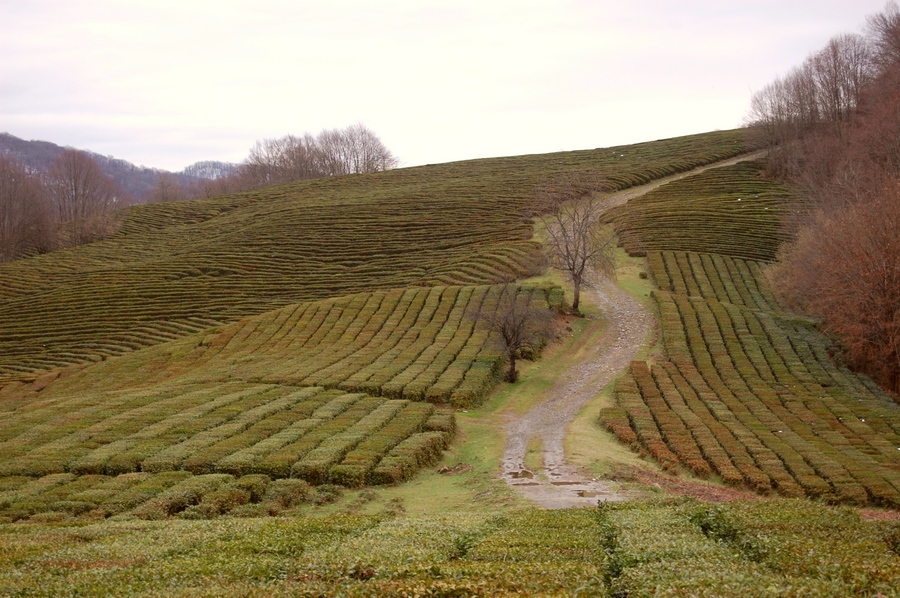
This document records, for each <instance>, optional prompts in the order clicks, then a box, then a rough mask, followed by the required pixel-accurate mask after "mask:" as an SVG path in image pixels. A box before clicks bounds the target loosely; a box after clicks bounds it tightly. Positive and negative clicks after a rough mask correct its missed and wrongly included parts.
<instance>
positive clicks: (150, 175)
mask: <svg viewBox="0 0 900 598" xmlns="http://www.w3.org/2000/svg"><path fill="white" fill-rule="evenodd" d="M67 149H78V148H70V147H62V146H59V145H56V144H55V143H51V142H49V141H26V140H24V139H20V138H18V137H16V136H14V135H10V134H9V133H0V154H6V155H9V156H13V157H14V158H16V159H17V160H19V161H20V162H22V163H23V164H25V165H26V166H28V167H29V168H31V169H33V170H36V171H39V172H40V171H44V170H46V169H47V167H48V166H49V165H50V163H51V162H53V160H55V159H56V158H57V157H58V156H59V155H60V154H61V153H62V152H64V151H65V150H67ZM81 151H84V152H86V153H88V154H90V156H91V157H92V158H94V159H95V160H96V161H97V163H98V164H99V165H100V169H101V170H102V171H103V173H104V174H105V175H106V176H108V177H109V178H111V179H112V180H114V181H115V182H116V183H118V185H119V186H120V187H121V188H122V190H123V191H125V193H126V194H127V195H128V196H129V197H131V198H133V199H135V200H137V201H142V200H144V199H146V198H147V197H149V195H150V193H151V191H152V190H153V187H154V186H156V184H157V182H158V181H159V177H160V175H163V174H168V175H172V176H174V177H176V178H177V179H178V182H179V183H181V184H190V183H192V182H194V181H196V180H198V179H216V178H219V177H221V176H224V175H226V174H228V173H230V172H231V171H232V170H234V168H236V167H237V165H236V164H231V163H229V162H214V161H203V162H197V163H196V164H192V165H190V166H188V167H187V168H185V169H184V170H182V171H181V172H170V171H167V170H162V169H159V168H147V167H146V166H136V165H135V164H132V163H131V162H128V161H126V160H120V159H118V158H113V157H112V156H103V155H100V154H98V153H95V152H92V151H89V150H81Z"/></svg>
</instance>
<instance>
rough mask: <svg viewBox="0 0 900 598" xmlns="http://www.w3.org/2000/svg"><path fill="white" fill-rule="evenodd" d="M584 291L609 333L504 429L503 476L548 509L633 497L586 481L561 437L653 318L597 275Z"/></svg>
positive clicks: (624, 196)
mask: <svg viewBox="0 0 900 598" xmlns="http://www.w3.org/2000/svg"><path fill="white" fill-rule="evenodd" d="M761 155H762V154H761V153H759V152H757V153H754V154H750V155H744V156H740V157H738V158H733V159H730V160H726V161H723V162H717V163H715V164H711V165H708V166H704V167H701V168H697V169H695V170H692V171H690V172H686V173H682V174H678V175H674V176H671V177H666V178H663V179H660V180H658V181H654V182H652V183H649V184H647V185H643V186H641V187H634V188H631V189H626V190H625V191H622V192H620V193H617V194H615V195H614V196H612V197H611V198H610V201H611V203H612V204H613V205H619V204H622V203H625V202H627V201H628V200H630V199H633V198H635V197H639V196H641V195H643V194H645V193H648V192H649V191H652V190H653V189H656V188H657V187H660V186H662V185H665V184H667V183H670V182H672V181H675V180H678V179H681V178H684V177H686V176H690V175H692V174H696V173H698V172H702V171H704V170H708V169H710V168H718V167H722V166H728V165H731V164H735V163H737V162H741V161H744V160H752V159H755V158H758V157H760V156H761ZM582 292H583V293H584V294H586V295H587V298H588V299H589V301H590V302H591V303H593V304H594V305H596V306H597V307H598V308H599V309H600V310H601V312H602V313H603V315H604V317H605V318H606V319H607V320H608V322H609V327H608V329H607V331H606V333H605V334H604V335H603V337H602V338H601V339H600V340H599V341H598V342H597V344H596V345H595V346H594V347H593V348H592V350H590V351H588V352H586V355H587V356H586V357H585V358H584V359H583V360H582V361H581V362H580V363H578V364H577V365H575V366H574V367H573V368H572V369H570V370H568V371H566V372H563V373H562V374H561V375H560V376H559V378H557V380H556V383H555V384H554V385H553V386H552V387H551V388H550V389H549V390H548V391H547V396H546V398H545V399H544V400H543V401H542V402H541V403H539V404H538V405H536V406H535V407H533V408H532V409H531V410H530V411H528V413H526V414H525V415H523V416H522V417H520V418H519V419H516V420H515V421H512V422H510V423H509V424H508V425H507V428H506V434H507V436H506V438H507V439H506V448H505V450H504V454H503V463H502V467H501V476H502V477H503V479H504V480H505V481H506V483H507V484H509V485H510V486H512V487H513V488H515V489H516V490H518V491H519V492H521V493H522V494H523V495H524V496H525V497H527V498H529V499H531V500H532V501H534V502H536V503H537V504H539V505H541V506H544V507H547V508H550V509H566V508H571V507H582V506H594V505H596V504H597V501H598V500H609V501H620V500H627V499H629V498H631V497H632V496H633V495H630V494H627V493H624V492H621V491H619V490H617V489H616V486H615V485H614V484H612V483H611V482H608V481H606V480H598V479H592V478H588V477H586V476H584V475H583V474H582V473H581V472H580V471H579V470H578V468H576V467H575V466H574V465H572V464H570V463H567V462H566V458H565V452H564V449H563V438H564V437H565V433H566V428H567V427H568V425H569V423H570V422H571V421H572V420H573V419H574V418H575V416H576V415H577V414H578V412H579V411H580V410H581V408H582V407H584V405H585V404H586V403H587V402H588V401H590V400H591V399H592V398H593V397H595V396H596V395H597V393H598V392H599V391H600V390H601V389H602V388H603V387H604V386H606V385H607V384H608V383H609V382H611V381H612V380H613V379H614V378H615V377H616V375H617V374H618V373H619V372H621V371H622V370H624V369H625V368H626V367H628V364H629V363H630V362H631V360H632V359H634V357H635V355H636V354H637V352H638V351H639V350H640V349H641V347H643V346H644V343H645V342H646V341H647V338H648V336H649V334H650V330H651V326H652V325H653V316H652V315H651V314H650V313H648V312H647V311H646V310H645V309H644V308H643V306H642V305H641V304H640V302H638V301H637V300H636V299H635V298H634V297H632V296H631V295H629V294H628V293H626V292H625V291H623V290H622V289H620V288H619V287H617V286H616V285H615V284H614V283H613V282H612V281H610V280H597V277H596V276H595V277H594V281H593V286H592V287H588V288H586V289H584V290H583V291H582ZM532 437H538V438H539V439H540V440H541V443H542V445H543V450H544V455H543V456H544V471H543V472H531V471H529V470H528V469H527V468H526V467H525V455H526V451H527V446H528V441H529V439H530V438H532Z"/></svg>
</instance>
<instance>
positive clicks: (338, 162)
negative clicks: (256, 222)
mask: <svg viewBox="0 0 900 598" xmlns="http://www.w3.org/2000/svg"><path fill="white" fill-rule="evenodd" d="M398 163H399V161H398V160H397V158H396V157H395V156H394V155H393V154H392V153H391V152H390V151H389V150H388V149H387V148H386V147H385V146H384V144H383V143H382V142H381V140H380V139H379V138H378V136H377V135H375V133H373V132H372V131H371V130H369V129H368V128H366V127H365V126H364V125H363V124H361V123H357V124H355V125H352V126H350V127H347V128H346V129H327V130H324V131H322V132H320V133H319V134H318V135H317V136H315V137H313V136H312V135H310V134H309V133H305V134H304V135H303V136H301V137H297V136H294V135H286V136H284V137H280V138H278V139H264V140H262V141H257V142H256V145H254V147H253V148H252V149H251V150H250V155H249V156H248V157H247V159H246V160H245V161H244V163H243V164H242V165H241V166H240V168H239V172H238V173H237V174H236V175H235V177H233V178H236V179H239V180H240V182H239V183H238V186H240V187H242V188H244V189H251V188H260V187H266V186H268V185H277V184H280V183H287V182H290V181H302V180H306V179H315V178H321V177H327V176H339V175H344V174H357V173H371V172H380V171H382V170H389V169H391V168H395V167H396V166H397V164H398Z"/></svg>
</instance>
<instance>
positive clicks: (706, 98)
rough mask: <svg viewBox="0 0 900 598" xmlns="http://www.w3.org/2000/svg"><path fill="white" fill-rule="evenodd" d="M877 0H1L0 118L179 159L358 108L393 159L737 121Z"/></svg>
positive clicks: (547, 146) (304, 128)
mask: <svg viewBox="0 0 900 598" xmlns="http://www.w3.org/2000/svg"><path fill="white" fill-rule="evenodd" d="M884 6H885V0H754V1H752V2H748V1H746V0H615V1H609V0H509V1H507V0H446V1H440V0H434V1H432V0H377V1H376V0H316V1H306V0H293V1H290V0H249V1H238V0H216V1H214V2H213V1H209V2H207V1H205V0H203V1H201V0H177V1H170V0H107V1H103V0H0V131H5V132H8V133H10V134H12V135H15V136H17V137H21V138H24V139H42V140H47V141H52V142H54V143H58V144H60V145H71V146H74V147H78V148H82V149H90V150H92V151H95V152H98V153H101V154H106V155H112V156H115V157H117V158H123V159H125V160H129V161H131V162H134V163H137V164H142V165H145V166H151V167H157V168H165V169H169V170H180V169H181V168H183V167H185V166H187V165H188V164H191V163H193V162H196V161H198V160H226V161H240V160H242V159H243V158H244V157H246V155H247V152H248V150H249V149H250V147H251V146H252V145H253V143H254V142H255V141H256V140H258V139H264V138H271V137H280V136H282V135H285V134H288V133H293V134H302V133H304V132H310V133H314V134H315V133H318V132H319V131H320V130H322V129H323V128H343V127H346V126H348V125H351V124H353V123H356V122H362V123H364V124H365V125H367V126H368V127H369V128H370V129H372V130H373V131H374V132H375V133H376V134H378V135H379V136H380V137H381V139H382V141H383V142H384V143H385V145H387V147H388V148H389V149H391V150H392V151H393V152H394V153H395V154H397V155H398V156H399V158H400V159H401V161H402V163H403V164H404V165H408V166H412V165H417V164H425V163H436V162H446V161H451V160H460V159H468V158H481V157H488V156H505V155H516V154H525V153H538V152H554V151H559V150H573V149H585V148H593V147H606V146H610V145H618V144H626V143H635V142H639V141H649V140H653V139H660V138H665V137H672V136H677V135H685V134H690V133H701V132H706V131H711V130H714V129H729V128H734V127H738V126H740V125H741V123H742V121H743V119H744V117H745V115H746V113H747V111H748V107H749V103H750V96H751V94H752V92H753V91H755V90H758V89H760V88H761V87H763V86H764V85H765V84H767V83H769V82H770V81H772V80H773V79H774V78H775V77H776V76H779V75H782V74H784V73H785V72H787V71H788V70H789V69H790V68H791V67H793V66H796V65H798V64H799V63H800V62H802V60H803V59H804V58H805V57H806V56H807V55H808V54H809V53H811V52H813V51H816V50H818V49H820V48H821V47H823V46H824V45H825V43H827V41H828V40H829V38H831V37H833V36H834V35H837V34H839V33H846V32H859V31H861V29H862V27H863V25H864V23H865V17H866V16H867V15H869V14H872V13H875V12H879V11H881V10H883V9H884Z"/></svg>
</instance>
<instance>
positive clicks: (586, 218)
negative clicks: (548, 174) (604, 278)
mask: <svg viewBox="0 0 900 598" xmlns="http://www.w3.org/2000/svg"><path fill="white" fill-rule="evenodd" d="M603 189H604V184H603V183H602V182H601V181H600V180H598V179H597V178H596V177H594V176H590V175H583V174H573V175H569V176H566V177H564V178H560V179H557V180H555V181H553V182H550V183H547V184H545V185H543V186H541V187H540V188H539V189H538V193H537V206H536V209H535V216H536V217H537V218H538V219H539V220H540V222H541V223H542V224H543V226H544V229H545V231H546V235H547V241H546V242H545V244H544V247H545V250H546V252H547V260H548V263H549V264H550V266H551V267H552V268H555V269H557V270H560V271H562V272H564V273H565V274H566V275H567V276H568V277H569V280H570V281H571V282H572V286H573V287H574V292H573V294H572V310H573V311H574V312H575V313H578V310H579V306H580V300H581V288H582V287H584V286H587V285H588V284H589V280H588V277H589V276H590V274H591V272H592V271H599V272H601V273H603V274H606V275H608V276H612V275H613V274H614V272H615V254H614V252H615V248H616V243H615V238H616V236H615V229H614V228H613V227H612V225H610V224H604V223H603V222H601V221H600V218H601V216H602V215H603V213H604V212H606V210H607V209H608V208H609V205H608V202H606V201H605V200H604V199H602V198H601V197H599V196H598V193H599V192H600V191H601V190H603Z"/></svg>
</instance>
